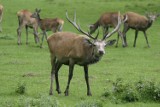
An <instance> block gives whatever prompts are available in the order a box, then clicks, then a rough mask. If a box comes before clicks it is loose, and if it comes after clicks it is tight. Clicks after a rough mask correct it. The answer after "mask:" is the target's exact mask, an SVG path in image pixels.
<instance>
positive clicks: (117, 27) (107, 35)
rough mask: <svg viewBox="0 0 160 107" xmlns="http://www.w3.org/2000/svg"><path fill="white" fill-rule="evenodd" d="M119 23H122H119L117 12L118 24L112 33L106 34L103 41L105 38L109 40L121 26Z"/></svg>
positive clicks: (119, 18) (119, 17)
mask: <svg viewBox="0 0 160 107" xmlns="http://www.w3.org/2000/svg"><path fill="white" fill-rule="evenodd" d="M121 23H122V21H121V16H120V12H118V24H117V26H116V28H115V29H114V30H113V31H112V32H110V33H108V34H106V35H105V36H104V38H103V40H105V39H106V38H109V37H110V36H111V35H112V34H114V33H115V32H116V31H118V30H119V28H120V26H121Z"/></svg>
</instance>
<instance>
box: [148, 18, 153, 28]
mask: <svg viewBox="0 0 160 107" xmlns="http://www.w3.org/2000/svg"><path fill="white" fill-rule="evenodd" d="M152 23H153V20H151V19H148V25H147V28H149V27H151V26H152Z"/></svg>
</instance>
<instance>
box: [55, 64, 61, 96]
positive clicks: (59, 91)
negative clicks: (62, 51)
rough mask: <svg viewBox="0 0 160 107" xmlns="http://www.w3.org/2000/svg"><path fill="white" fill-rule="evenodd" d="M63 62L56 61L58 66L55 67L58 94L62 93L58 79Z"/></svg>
mask: <svg viewBox="0 0 160 107" xmlns="http://www.w3.org/2000/svg"><path fill="white" fill-rule="evenodd" d="M61 66H62V64H61V63H59V62H57V63H56V67H55V69H56V70H55V80H56V91H57V92H58V94H60V93H61V90H60V86H59V80H58V71H59V69H60V68H61Z"/></svg>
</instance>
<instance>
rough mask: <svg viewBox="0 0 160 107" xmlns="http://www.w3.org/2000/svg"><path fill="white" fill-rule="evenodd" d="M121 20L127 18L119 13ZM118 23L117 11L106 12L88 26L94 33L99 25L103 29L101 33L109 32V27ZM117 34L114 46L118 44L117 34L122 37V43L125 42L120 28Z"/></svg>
mask: <svg viewBox="0 0 160 107" xmlns="http://www.w3.org/2000/svg"><path fill="white" fill-rule="evenodd" d="M121 20H123V22H125V21H126V20H127V16H125V15H121ZM117 23H118V12H106V13H104V14H102V15H101V16H100V18H99V19H98V20H97V21H96V22H95V23H94V24H91V25H90V26H89V28H90V33H91V34H92V33H94V32H95V31H96V29H97V28H98V27H99V26H101V27H102V29H103V33H104V34H107V33H108V32H109V28H111V27H113V28H115V27H116V26H117ZM117 32H118V36H117V43H116V47H117V46H118V40H119V36H121V39H122V44H123V46H125V42H124V40H123V35H122V33H121V31H120V30H118V31H117Z"/></svg>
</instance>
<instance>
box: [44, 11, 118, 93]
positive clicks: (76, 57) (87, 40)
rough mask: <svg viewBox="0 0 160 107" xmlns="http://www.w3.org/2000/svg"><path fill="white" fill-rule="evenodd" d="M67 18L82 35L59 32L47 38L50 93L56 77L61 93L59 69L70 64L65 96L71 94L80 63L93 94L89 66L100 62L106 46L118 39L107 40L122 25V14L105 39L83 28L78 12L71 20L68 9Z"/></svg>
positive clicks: (58, 90)
mask: <svg viewBox="0 0 160 107" xmlns="http://www.w3.org/2000/svg"><path fill="white" fill-rule="evenodd" d="M66 18H67V20H68V21H69V22H70V23H71V24H72V25H73V26H74V27H75V28H76V29H77V30H78V31H79V32H81V33H82V34H84V35H85V36H80V35H78V34H75V33H72V32H57V33H55V34H53V35H52V36H50V37H49V38H48V39H47V42H48V47H49V50H50V54H51V65H52V70H51V85H50V93H49V94H50V95H52V94H53V92H52V89H53V80H54V77H55V81H56V91H57V92H58V93H59V94H60V93H61V90H60V86H59V80H58V71H59V69H60V68H61V66H62V65H63V64H65V65H68V66H69V75H68V83H67V87H66V89H65V92H64V93H65V96H68V95H69V85H70V82H71V79H72V76H73V69H74V66H75V65H76V64H77V65H80V66H83V68H84V73H85V80H86V85H87V95H88V96H91V95H92V94H91V91H90V85H89V80H88V66H89V65H90V64H93V63H96V62H98V61H99V60H100V59H101V57H102V56H103V55H104V54H105V46H107V45H112V44H114V42H115V41H116V40H110V41H108V42H106V39H107V38H109V37H110V36H111V35H112V34H114V33H115V32H116V31H117V30H118V29H119V27H120V25H121V19H120V16H119V17H118V24H117V26H116V28H115V29H114V30H113V31H112V32H110V33H108V34H106V35H104V37H103V39H101V40H98V39H97V37H98V34H99V33H98V34H97V36H96V37H93V36H92V35H91V34H90V33H88V32H85V31H84V30H82V29H81V27H80V25H79V24H77V23H76V13H75V15H74V21H72V20H70V18H69V17H68V13H67V11H66Z"/></svg>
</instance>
